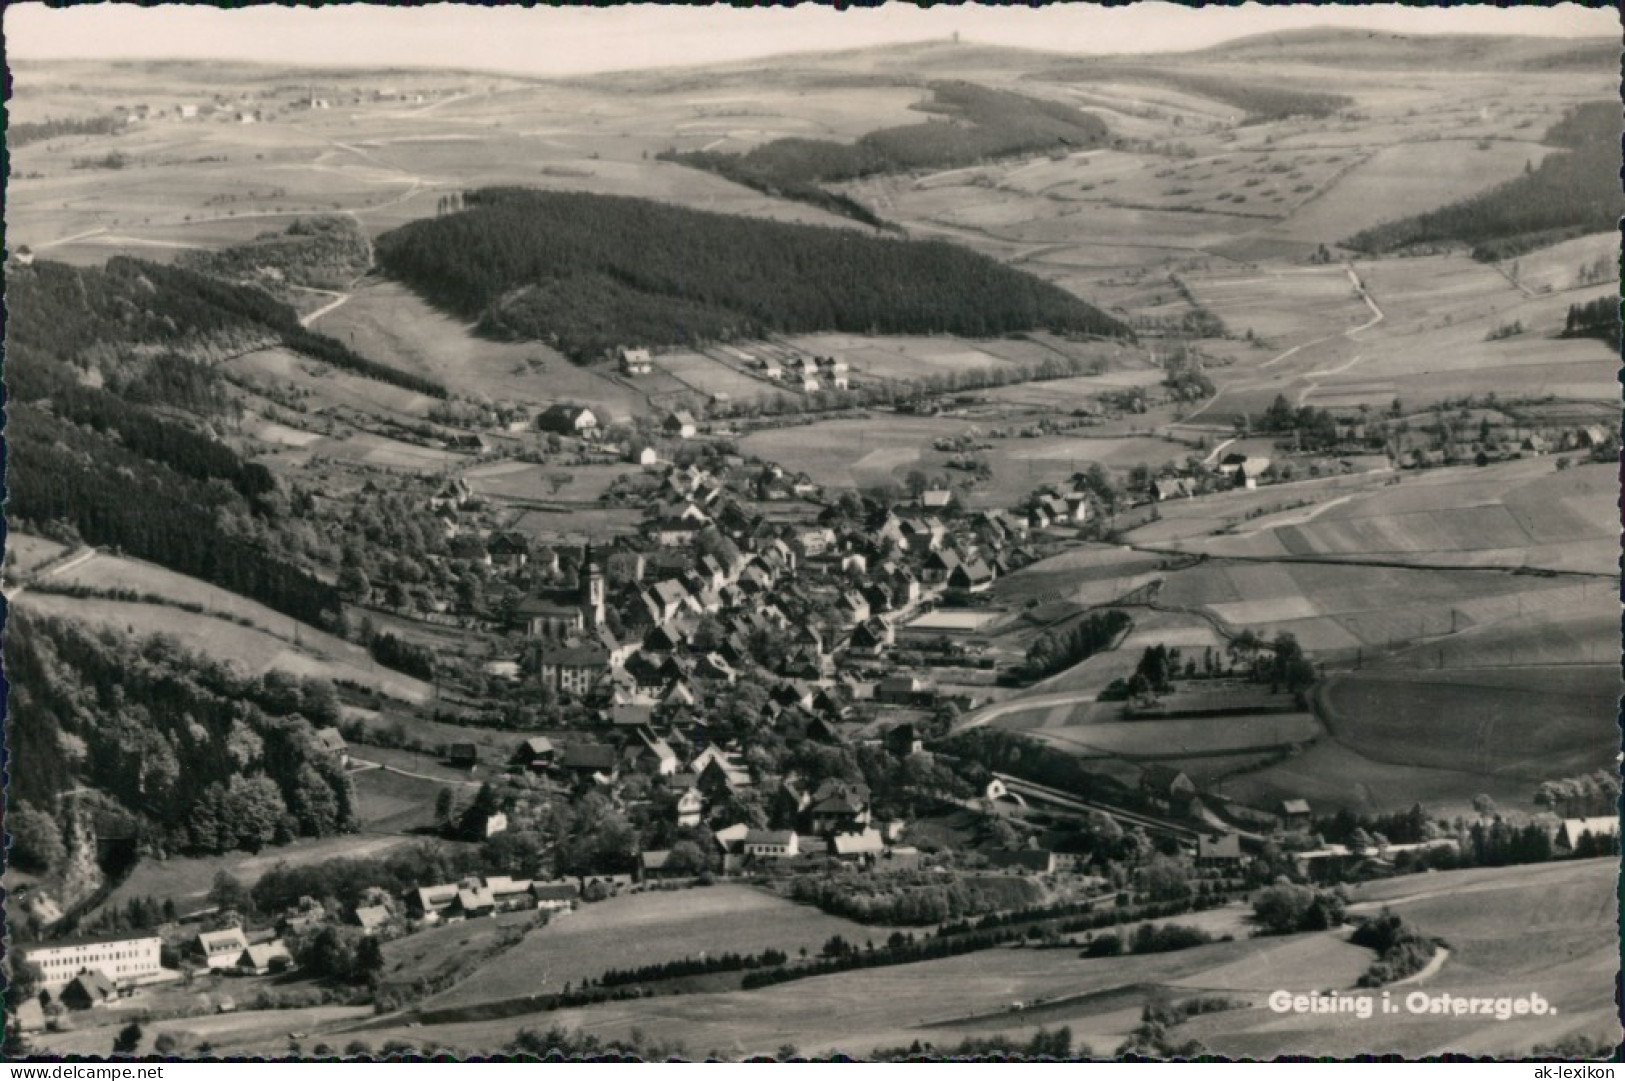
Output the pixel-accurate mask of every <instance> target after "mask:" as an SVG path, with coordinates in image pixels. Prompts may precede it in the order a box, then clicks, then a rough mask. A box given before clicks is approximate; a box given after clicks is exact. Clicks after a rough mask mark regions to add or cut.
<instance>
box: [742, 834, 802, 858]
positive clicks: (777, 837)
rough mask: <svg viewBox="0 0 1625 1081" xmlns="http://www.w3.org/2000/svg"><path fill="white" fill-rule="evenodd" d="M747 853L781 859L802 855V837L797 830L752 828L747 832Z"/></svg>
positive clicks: (745, 847)
mask: <svg viewBox="0 0 1625 1081" xmlns="http://www.w3.org/2000/svg"><path fill="white" fill-rule="evenodd" d="M743 848H744V850H745V855H747V856H750V857H753V858H755V859H779V858H782V857H790V856H799V855H801V838H800V837H799V836H797V834H796V831H795V830H751V831H750V832H748V833H746V834H745V841H744V845H743Z"/></svg>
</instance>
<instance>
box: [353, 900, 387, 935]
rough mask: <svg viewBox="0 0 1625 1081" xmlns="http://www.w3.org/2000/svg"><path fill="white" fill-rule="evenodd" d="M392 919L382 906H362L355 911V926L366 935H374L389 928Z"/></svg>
mask: <svg viewBox="0 0 1625 1081" xmlns="http://www.w3.org/2000/svg"><path fill="white" fill-rule="evenodd" d="M391 919H392V917H391V916H390V914H389V909H387V908H385V907H384V906H383V905H362V906H360V907H359V908H357V909H356V910H355V922H356V926H358V927H360V928H361V929H362V930H363V931H365V932H366V933H367V934H369V935H371V934H376V933H377V932H379V931H381V930H383V929H384V928H385V927H387V926H389V923H390V920H391Z"/></svg>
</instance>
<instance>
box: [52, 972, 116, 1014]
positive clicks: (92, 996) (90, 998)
mask: <svg viewBox="0 0 1625 1081" xmlns="http://www.w3.org/2000/svg"><path fill="white" fill-rule="evenodd" d="M57 998H58V999H60V1000H61V1002H62V1005H64V1006H66V1007H67V1008H68V1009H70V1010H94V1009H95V1008H96V1007H98V1006H106V1005H107V1004H108V1003H110V1002H117V1001H118V988H116V987H114V986H113V981H112V980H109V979H108V978H107V977H106V976H104V975H102V972H101V970H100V969H92V970H91V971H89V972H81V973H80V974H79V975H77V976H75V977H74V978H73V979H72V980H69V981H68V986H66V987H64V988H63V989H62V993H61V994H60V995H58V996H57Z"/></svg>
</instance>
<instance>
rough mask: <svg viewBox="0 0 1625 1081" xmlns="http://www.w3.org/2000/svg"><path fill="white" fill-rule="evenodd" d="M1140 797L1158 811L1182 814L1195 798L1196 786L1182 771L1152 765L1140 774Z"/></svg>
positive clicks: (1187, 809)
mask: <svg viewBox="0 0 1625 1081" xmlns="http://www.w3.org/2000/svg"><path fill="white" fill-rule="evenodd" d="M1140 795H1141V797H1142V798H1143V799H1144V800H1145V801H1146V803H1148V804H1149V805H1150V806H1152V807H1153V808H1155V809H1157V810H1159V811H1166V812H1168V813H1171V814H1183V813H1185V812H1186V811H1189V810H1190V806H1191V801H1193V800H1194V799H1195V798H1196V785H1195V784H1194V783H1193V782H1192V781H1191V779H1190V778H1189V777H1187V776H1186V775H1185V774H1184V772H1183V771H1181V770H1177V769H1174V768H1172V767H1171V766H1163V765H1158V764H1155V763H1154V764H1152V765H1149V766H1146V767H1145V768H1144V769H1143V770H1142V771H1141V773H1140Z"/></svg>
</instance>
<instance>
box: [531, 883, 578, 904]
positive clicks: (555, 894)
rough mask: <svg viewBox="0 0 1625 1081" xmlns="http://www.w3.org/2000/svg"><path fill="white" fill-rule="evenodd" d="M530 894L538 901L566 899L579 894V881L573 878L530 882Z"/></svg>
mask: <svg viewBox="0 0 1625 1081" xmlns="http://www.w3.org/2000/svg"><path fill="white" fill-rule="evenodd" d="M530 895H531V896H532V897H534V898H536V899H537V900H538V901H568V900H570V899H572V898H575V897H579V896H581V883H579V882H576V881H574V880H565V881H562V882H532V883H531V884H530Z"/></svg>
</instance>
